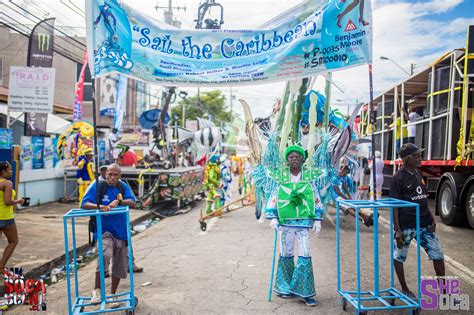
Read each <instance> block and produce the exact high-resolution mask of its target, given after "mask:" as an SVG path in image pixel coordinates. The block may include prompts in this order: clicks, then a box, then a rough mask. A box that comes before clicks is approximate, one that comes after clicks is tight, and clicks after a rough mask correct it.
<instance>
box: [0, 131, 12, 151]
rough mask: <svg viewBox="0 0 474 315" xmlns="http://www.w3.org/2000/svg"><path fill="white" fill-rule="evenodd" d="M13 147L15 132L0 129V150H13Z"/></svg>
mask: <svg viewBox="0 0 474 315" xmlns="http://www.w3.org/2000/svg"><path fill="white" fill-rule="evenodd" d="M12 145H13V130H11V129H5V128H0V149H11V148H12Z"/></svg>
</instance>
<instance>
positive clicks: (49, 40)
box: [9, 18, 54, 136]
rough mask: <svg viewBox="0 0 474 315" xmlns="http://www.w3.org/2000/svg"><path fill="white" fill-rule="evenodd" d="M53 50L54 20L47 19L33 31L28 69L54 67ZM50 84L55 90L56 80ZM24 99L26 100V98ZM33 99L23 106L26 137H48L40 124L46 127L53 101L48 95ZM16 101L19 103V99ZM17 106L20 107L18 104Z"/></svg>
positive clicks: (29, 44)
mask: <svg viewBox="0 0 474 315" xmlns="http://www.w3.org/2000/svg"><path fill="white" fill-rule="evenodd" d="M53 48H54V18H51V19H45V20H43V21H41V22H39V23H38V24H36V25H35V27H34V28H33V30H32V31H31V35H30V41H29V43H28V57H27V60H26V64H27V65H28V67H41V68H51V67H52V66H53ZM53 73H54V70H53ZM53 78H54V76H53ZM50 83H51V84H52V86H53V89H54V79H53V81H52V82H50ZM43 90H44V91H45V92H46V91H51V89H50V88H43ZM49 93H50V92H47V94H48V96H49V97H51V95H50V94H49ZM53 95H54V94H53ZM24 97H25V98H26V96H24ZM31 97H32V98H31V99H30V102H29V104H26V103H25V104H23V105H27V106H23V109H26V110H25V136H42V135H46V128H45V127H44V126H43V127H41V126H40V124H41V123H44V125H46V124H45V123H46V121H47V118H48V114H47V113H48V112H51V111H52V103H53V100H52V99H48V101H46V98H47V97H46V94H45V95H44V98H43V99H42V100H39V99H37V98H38V95H35V96H31ZM33 99H34V101H33ZM16 101H18V99H17V100H16ZM9 104H10V103H9ZM16 106H18V104H17V105H16ZM32 113H36V114H32Z"/></svg>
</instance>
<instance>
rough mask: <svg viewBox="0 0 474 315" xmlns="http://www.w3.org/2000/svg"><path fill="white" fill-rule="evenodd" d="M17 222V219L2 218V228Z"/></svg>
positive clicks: (0, 222)
mask: <svg viewBox="0 0 474 315" xmlns="http://www.w3.org/2000/svg"><path fill="white" fill-rule="evenodd" d="M13 224H15V219H9V220H0V229H3V228H6V227H9V226H10V225H13Z"/></svg>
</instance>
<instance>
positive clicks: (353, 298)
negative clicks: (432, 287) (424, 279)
mask: <svg viewBox="0 0 474 315" xmlns="http://www.w3.org/2000/svg"><path fill="white" fill-rule="evenodd" d="M407 207H409V208H416V232H417V233H416V255H417V258H416V259H417V266H418V267H417V268H418V274H417V281H418V283H417V287H418V299H417V301H414V300H413V299H410V298H408V297H407V296H406V295H405V294H403V293H402V292H401V291H399V290H397V289H396V288H395V285H394V265H393V248H392V246H393V240H394V231H393V209H394V208H407ZM341 208H345V209H349V208H352V209H355V211H356V218H355V224H356V277H357V282H356V290H352V291H349V290H342V289H341V246H340V245H341V244H340V242H341V239H340V214H339V210H340V209H341ZM361 208H364V209H372V210H373V214H374V232H373V238H374V280H373V281H374V289H373V290H372V291H361V283H360V276H361V268H360V254H361V253H360V235H359V231H360V220H359V210H360V209H361ZM379 209H390V246H391V248H390V265H391V267H390V287H389V288H383V289H381V288H380V285H379V278H380V277H379V224H378V218H379ZM336 251H337V252H336V256H337V292H338V293H339V295H340V296H341V303H342V309H343V310H346V308H347V303H350V304H352V306H353V307H354V309H355V313H356V314H367V312H368V311H380V310H394V311H396V310H401V309H409V310H410V311H411V313H412V314H417V313H418V312H419V310H420V299H421V296H420V294H421V293H420V292H421V287H420V278H421V262H420V208H419V205H418V204H417V203H412V202H407V201H402V200H398V199H392V198H389V199H380V200H378V201H370V200H340V201H338V202H337V214H336ZM395 300H399V301H400V305H395ZM374 302H376V304H378V306H373V304H375V303H374ZM368 303H370V304H371V305H370V306H369V305H368Z"/></svg>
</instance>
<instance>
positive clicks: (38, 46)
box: [26, 18, 54, 68]
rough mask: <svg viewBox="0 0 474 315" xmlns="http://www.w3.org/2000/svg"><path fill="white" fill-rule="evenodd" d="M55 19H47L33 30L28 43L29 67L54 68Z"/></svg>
mask: <svg viewBox="0 0 474 315" xmlns="http://www.w3.org/2000/svg"><path fill="white" fill-rule="evenodd" d="M53 48H54V18H51V19H46V20H43V21H41V22H39V23H38V24H36V26H35V27H34V28H33V30H32V31H31V35H30V40H29V42H28V59H27V64H26V65H27V66H28V67H42V68H51V67H52V66H53Z"/></svg>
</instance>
